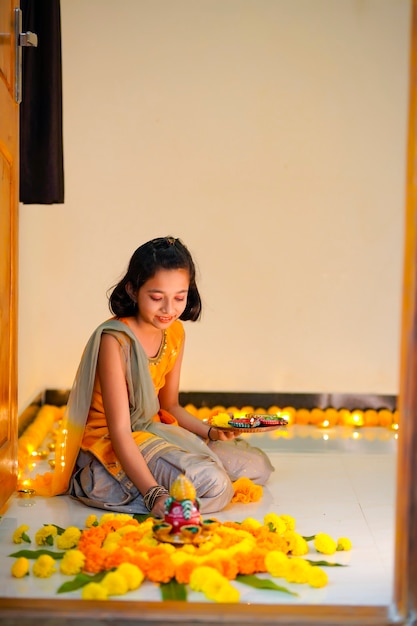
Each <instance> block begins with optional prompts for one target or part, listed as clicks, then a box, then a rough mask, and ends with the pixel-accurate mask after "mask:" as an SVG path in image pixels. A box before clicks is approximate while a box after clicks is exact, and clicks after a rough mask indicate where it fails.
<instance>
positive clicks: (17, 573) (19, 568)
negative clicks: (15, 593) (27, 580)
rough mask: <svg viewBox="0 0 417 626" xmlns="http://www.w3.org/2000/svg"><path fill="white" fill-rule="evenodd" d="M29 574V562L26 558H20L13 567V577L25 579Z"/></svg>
mask: <svg viewBox="0 0 417 626" xmlns="http://www.w3.org/2000/svg"><path fill="white" fill-rule="evenodd" d="M27 574H29V561H28V559H27V558H26V557H25V556H20V557H19V558H18V559H16V561H15V562H14V563H13V565H12V576H14V577H15V578H23V576H26V575H27Z"/></svg>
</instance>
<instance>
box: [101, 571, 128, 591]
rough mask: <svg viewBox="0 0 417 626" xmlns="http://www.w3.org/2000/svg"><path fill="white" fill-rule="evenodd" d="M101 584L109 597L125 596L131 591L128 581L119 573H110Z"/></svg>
mask: <svg viewBox="0 0 417 626" xmlns="http://www.w3.org/2000/svg"><path fill="white" fill-rule="evenodd" d="M101 584H102V586H103V587H104V588H105V589H106V591H107V594H108V595H109V596H123V595H124V594H125V593H127V592H128V591H129V586H128V584H127V581H126V579H125V578H124V576H122V575H121V574H119V572H118V571H115V572H108V573H107V574H106V575H105V577H104V578H103V580H102V581H101Z"/></svg>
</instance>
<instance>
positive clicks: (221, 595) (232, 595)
mask: <svg viewBox="0 0 417 626" xmlns="http://www.w3.org/2000/svg"><path fill="white" fill-rule="evenodd" d="M203 592H204V595H205V596H206V598H208V599H209V600H214V602H227V603H229V602H233V603H237V602H239V600H240V593H239V591H238V590H237V589H236V588H235V587H233V585H232V584H231V583H230V582H229V581H228V580H227V578H224V577H223V576H222V577H221V579H219V580H218V581H217V582H216V583H215V584H214V585H211V586H210V585H209V586H208V587H207V588H205V589H203Z"/></svg>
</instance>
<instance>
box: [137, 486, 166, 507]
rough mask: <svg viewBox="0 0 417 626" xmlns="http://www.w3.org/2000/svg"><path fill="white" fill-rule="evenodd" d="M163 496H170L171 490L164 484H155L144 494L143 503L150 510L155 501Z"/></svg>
mask: <svg viewBox="0 0 417 626" xmlns="http://www.w3.org/2000/svg"><path fill="white" fill-rule="evenodd" d="M161 496H169V491H168V489H166V488H165V487H162V485H154V486H153V487H149V489H148V491H147V492H146V493H145V495H144V496H143V503H144V505H145V506H146V508H147V509H148V511H152V509H153V507H154V506H155V502H156V501H157V500H158V498H160V497H161Z"/></svg>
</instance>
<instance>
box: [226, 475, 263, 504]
mask: <svg viewBox="0 0 417 626" xmlns="http://www.w3.org/2000/svg"><path fill="white" fill-rule="evenodd" d="M233 491H234V495H233V498H232V502H243V504H249V502H258V501H259V500H260V499H261V498H262V494H263V489H262V487H261V485H255V483H254V482H252V481H251V480H250V479H249V478H246V477H245V476H242V477H241V478H238V479H237V480H235V482H234V483H233Z"/></svg>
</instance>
